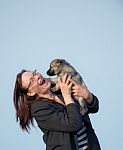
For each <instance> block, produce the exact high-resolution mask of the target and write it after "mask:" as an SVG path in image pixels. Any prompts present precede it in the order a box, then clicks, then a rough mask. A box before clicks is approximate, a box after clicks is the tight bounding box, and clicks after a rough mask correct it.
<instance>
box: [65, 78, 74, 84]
mask: <svg viewBox="0 0 123 150" xmlns="http://www.w3.org/2000/svg"><path fill="white" fill-rule="evenodd" d="M70 79H71V76H68V78H67V80H66V84H69V83H71V81H70ZM72 84H73V83H72Z"/></svg>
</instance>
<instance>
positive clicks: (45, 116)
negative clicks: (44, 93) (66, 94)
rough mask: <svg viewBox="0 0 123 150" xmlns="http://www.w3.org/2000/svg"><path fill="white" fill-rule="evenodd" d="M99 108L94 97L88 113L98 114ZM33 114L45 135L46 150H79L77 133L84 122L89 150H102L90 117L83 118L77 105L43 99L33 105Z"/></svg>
mask: <svg viewBox="0 0 123 150" xmlns="http://www.w3.org/2000/svg"><path fill="white" fill-rule="evenodd" d="M98 106H99V105H98V99H97V98H96V96H94V95H93V102H92V104H91V105H88V113H96V112H97V111H98ZM31 112H32V116H33V117H34V118H35V120H36V122H37V124H38V126H39V128H40V129H41V130H42V132H43V133H44V135H43V140H44V142H45V144H46V150H78V147H77V135H76V132H77V131H78V130H79V129H80V128H81V127H82V123H83V121H84V122H85V124H86V126H87V134H88V146H89V150H100V146H99V142H98V139H97V137H96V135H95V133H94V130H93V128H92V125H91V122H90V119H89V116H88V114H85V115H84V116H83V117H82V116H81V114H80V106H79V105H78V104H77V103H71V104H68V105H67V106H63V105H61V104H59V103H54V102H52V101H50V100H45V99H42V100H39V101H35V102H34V103H32V105H31Z"/></svg>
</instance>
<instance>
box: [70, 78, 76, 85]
mask: <svg viewBox="0 0 123 150" xmlns="http://www.w3.org/2000/svg"><path fill="white" fill-rule="evenodd" d="M70 81H71V82H72V83H73V84H74V85H78V83H77V82H76V81H74V80H73V79H70Z"/></svg>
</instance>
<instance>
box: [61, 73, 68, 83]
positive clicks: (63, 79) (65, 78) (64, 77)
mask: <svg viewBox="0 0 123 150" xmlns="http://www.w3.org/2000/svg"><path fill="white" fill-rule="evenodd" d="M67 76H68V75H67V73H65V75H64V76H63V77H62V82H64V83H66V80H67Z"/></svg>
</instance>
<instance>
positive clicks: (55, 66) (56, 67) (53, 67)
mask: <svg viewBox="0 0 123 150" xmlns="http://www.w3.org/2000/svg"><path fill="white" fill-rule="evenodd" d="M63 62H65V60H64V59H55V60H53V61H52V62H51V63H50V68H49V69H48V71H47V74H48V75H49V76H54V75H58V74H59V73H60V71H61V69H62V65H63Z"/></svg>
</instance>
